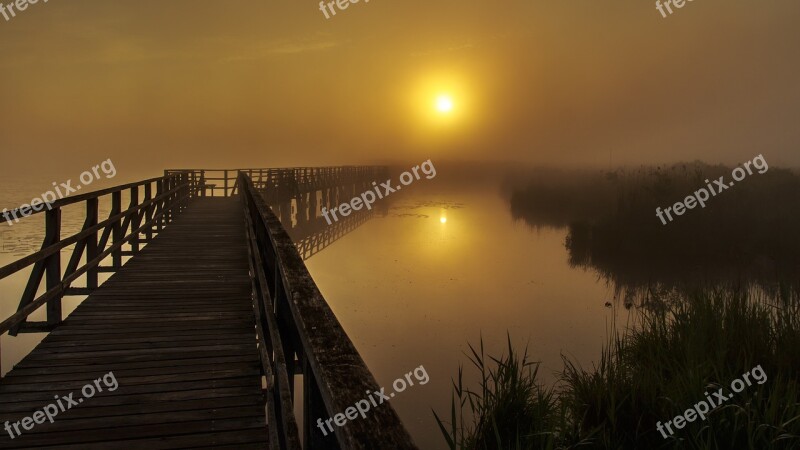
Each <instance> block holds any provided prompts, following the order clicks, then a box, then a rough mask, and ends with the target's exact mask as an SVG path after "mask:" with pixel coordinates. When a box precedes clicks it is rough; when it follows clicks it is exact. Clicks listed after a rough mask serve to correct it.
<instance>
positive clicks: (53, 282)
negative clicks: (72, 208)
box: [44, 207, 63, 326]
mask: <svg viewBox="0 0 800 450" xmlns="http://www.w3.org/2000/svg"><path fill="white" fill-rule="evenodd" d="M60 240H61V208H60V207H57V208H54V209H51V210H48V211H47V213H46V215H45V242H47V243H48V245H52V244H55V243H57V242H59V241H60ZM44 266H45V279H46V283H47V290H48V291H49V290H50V289H53V288H56V287H58V286H59V285H60V284H61V251H58V252H56V253H54V254H52V255H50V256H48V257H47V258H46V259H45V261H44ZM62 296H63V292H62V293H60V294H58V295H57V296H55V297H53V298H52V299H50V300H48V302H47V324H48V325H50V326H55V325H58V324H60V323H61V297H62Z"/></svg>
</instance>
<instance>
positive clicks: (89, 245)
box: [86, 197, 100, 289]
mask: <svg viewBox="0 0 800 450" xmlns="http://www.w3.org/2000/svg"><path fill="white" fill-rule="evenodd" d="M97 216H98V199H97V197H94V198H90V199H88V200H86V222H87V225H88V226H90V227H93V226H95V225H97ZM99 254H100V252H98V251H97V230H95V231H94V233H92V234H90V235H89V236H88V237H87V238H86V262H87V263H89V261H91V260H93V259H95V258H97V255H99ZM97 273H98V271H97V266H94V267H90V268H89V270H88V271H87V272H86V288H87V289H97V286H98V282H97Z"/></svg>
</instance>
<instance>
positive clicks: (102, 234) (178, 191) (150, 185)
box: [0, 174, 197, 336]
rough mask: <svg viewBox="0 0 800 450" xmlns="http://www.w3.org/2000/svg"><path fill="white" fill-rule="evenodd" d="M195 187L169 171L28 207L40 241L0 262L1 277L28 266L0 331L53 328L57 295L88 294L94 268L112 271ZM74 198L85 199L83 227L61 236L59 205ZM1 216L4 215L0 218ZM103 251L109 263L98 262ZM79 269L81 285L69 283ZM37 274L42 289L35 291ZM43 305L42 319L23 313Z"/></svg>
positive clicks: (58, 309) (94, 285) (58, 315)
mask: <svg viewBox="0 0 800 450" xmlns="http://www.w3.org/2000/svg"><path fill="white" fill-rule="evenodd" d="M125 191H128V193H129V198H130V203H129V205H128V207H127V208H126V209H125V210H123V209H122V193H123V192H125ZM196 193H197V188H196V187H195V186H194V185H193V184H192V180H190V178H189V176H188V175H187V174H174V175H170V176H165V177H161V178H153V179H149V180H144V181H140V182H137V183H131V184H126V185H122V186H116V187H112V188H109V189H104V190H100V191H96V192H90V193H86V194H81V195H75V196H72V197H68V198H64V199H61V200H57V201H55V202H53V203H50V204H49V206H47V207H45V205H42V207H41V208H40V210H39V211H33V214H38V213H42V214H45V237H44V241H43V242H42V246H41V249H40V250H39V251H38V252H36V253H33V254H31V255H28V256H26V257H24V258H22V259H19V260H17V261H15V262H12V263H11V264H8V265H6V266H5V267H2V268H0V280H2V279H5V278H7V277H9V276H11V275H13V274H15V273H17V272H19V271H21V270H23V269H25V268H27V267H30V266H33V269H32V270H31V273H30V276H29V277H28V282H27V284H26V286H25V289H24V291H23V293H22V297H21V299H20V302H19V307H18V308H17V312H16V313H15V314H13V315H12V316H11V317H9V318H7V319H5V320H3V321H2V322H0V335H2V334H3V333H5V332H7V331H8V332H9V334H10V335H12V336H16V335H17V334H18V333H26V332H32V333H36V332H48V331H51V330H53V329H54V328H55V327H57V326H58V325H59V324H60V323H61V322H62V312H61V299H62V298H63V297H64V296H65V295H88V294H89V293H91V292H92V291H94V290H95V289H96V288H97V287H98V274H99V273H101V272H114V271H116V270H118V269H119V268H120V267H122V261H123V257H124V256H131V255H135V254H136V253H138V252H139V250H140V247H141V245H142V244H145V243H147V242H149V241H150V240H151V239H152V238H153V236H154V235H155V234H157V233H158V232H160V231H161V230H162V229H163V227H164V226H165V225H166V224H168V223H169V222H171V221H172V219H173V217H174V216H175V214H177V213H178V212H180V211H181V210H183V209H184V208H185V207H186V206H187V204H188V200H189V198H190V197H191V196H192V195H194V194H196ZM104 197H105V198H109V199H110V203H111V210H110V213H109V215H108V218H107V219H105V220H103V221H102V222H99V221H98V215H99V204H100V199H101V198H104ZM78 203H85V205H86V213H85V219H84V223H83V227H82V228H81V230H80V231H79V232H77V233H75V234H73V235H71V236H69V237H63V236H62V235H61V231H62V230H61V213H62V208H64V207H66V206H69V205H74V204H78ZM15 212H17V211H15ZM17 214H19V213H18V212H17ZM27 220H31V219H30V218H28V219H27ZM3 222H5V220H2V221H0V223H3ZM125 244H128V245H129V250H124V249H123V245H125ZM71 245H74V249H73V250H72V254H71V255H70V258H69V262H68V263H67V266H66V268H65V269H64V270H63V271H62V267H61V253H62V251H63V250H64V249H65V248H66V247H69V246H71ZM109 256H110V257H111V264H110V265H109V266H101V265H100V264H101V263H102V262H103V261H104V260H105V259H106V258H107V257H109ZM82 261H83V262H82ZM84 275H85V279H86V285H85V286H84V287H74V286H73V284H74V283H75V282H76V281H77V280H78V279H79V278H80V277H81V276H84ZM43 279H44V280H45V287H44V289H45V291H44V293H43V294H41V295H38V296H37V293H38V291H39V290H40V288H41V284H42V280H43ZM44 305H47V306H46V308H47V320H46V321H44V322H28V317H29V316H30V315H31V314H32V313H33V312H34V311H36V310H38V309H39V308H40V307H42V306H44Z"/></svg>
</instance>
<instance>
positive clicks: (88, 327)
mask: <svg viewBox="0 0 800 450" xmlns="http://www.w3.org/2000/svg"><path fill="white" fill-rule="evenodd" d="M250 290H251V285H250V278H249V274H248V261H247V249H246V243H245V234H244V225H243V216H242V207H241V205H240V199H239V198H238V197H234V198H230V197H229V198H199V199H195V200H193V201H192V204H191V205H190V206H189V208H188V209H187V210H186V211H185V212H183V213H181V214H180V215H179V216H178V217H177V218H176V220H175V221H174V222H173V223H172V224H170V225H169V226H168V227H167V228H166V229H165V230H164V231H163V233H161V234H160V235H159V236H158V237H157V238H155V239H154V240H153V242H151V243H150V244H149V245H148V246H147V247H145V248H144V249H143V250H142V251H141V252H140V253H139V254H138V255H137V256H135V257H133V258H132V259H131V260H130V261H128V263H127V264H125V266H124V267H123V268H122V269H121V270H120V271H119V272H117V273H116V274H114V275H113V276H112V277H111V278H110V279H109V280H108V281H107V282H106V283H104V284H103V285H102V286H101V287H100V288H99V289H98V290H96V291H95V292H94V293H93V294H92V295H90V296H89V297H88V298H87V299H86V300H85V301H84V302H83V303H82V304H81V305H80V306H79V307H78V308H77V309H76V310H75V311H74V312H73V313H72V314H71V315H70V316H69V317H68V318H67V319H66V320H65V322H64V323H63V325H61V326H60V327H58V328H57V329H56V330H55V331H53V332H52V333H50V334H49V335H48V336H47V337H46V338H45V339H44V340H43V341H42V343H41V344H40V345H38V346H37V347H36V348H35V349H34V350H33V351H32V352H31V353H30V354H29V355H28V356H27V357H26V358H24V359H23V360H22V361H21V362H20V363H19V364H17V366H16V367H15V368H14V369H13V370H12V371H11V372H9V374H8V375H7V377H6V378H4V379H3V380H2V382H0V448H43V447H44V448H75V449H95V448H103V449H107V448H124V449H138V448H146V449H148V450H151V449H161V448H203V447H206V448H209V447H213V448H220V449H222V448H232V449H233V448H236V449H248V448H266V446H267V444H266V442H267V429H266V424H265V412H264V399H263V395H262V391H261V373H260V369H259V368H260V363H259V355H258V350H257V347H256V338H255V331H254V326H255V320H254V316H253V308H252V303H251V291H250ZM109 372H113V376H114V378H115V379H116V380H117V383H118V385H119V387H118V389H116V390H115V391H114V392H109V391H108V388H107V387H106V384H105V383H104V382H100V383H99V386H101V387H102V388H103V392H102V393H99V394H96V395H95V396H93V397H92V398H87V399H85V401H84V402H82V403H80V404H79V405H77V406H72V408H71V409H68V410H66V411H65V412H60V413H59V414H58V415H57V416H56V417H55V420H54V422H53V423H52V424H51V423H49V422H46V421H45V422H44V423H43V424H36V425H34V426H33V429H32V430H30V431H25V430H23V428H22V427H21V426H20V430H21V431H23V434H22V436H21V437H17V438H15V439H13V440H12V439H11V438H10V436H9V433H8V432H7V431H5V430H4V429H2V427H3V426H4V423H5V421H10V422H11V423H14V422H16V421H19V420H21V419H22V417H24V416H32V415H33V413H34V411H36V410H41V409H43V408H44V407H45V406H46V405H48V404H49V403H51V402H54V401H55V399H54V398H55V396H60V397H62V400H63V397H66V396H68V395H69V394H70V393H71V392H74V396H73V399H74V400H78V399H79V398H82V397H83V394H82V393H81V388H83V386H84V385H86V384H93V385H94V380H96V379H98V378H100V377H102V376H103V375H105V374H108V373H109ZM107 380H109V382H110V381H111V378H110V377H107ZM109 384H112V385H113V383H109ZM112 387H113V386H112ZM62 403H63V404H66V403H67V402H65V401H62ZM34 418H36V417H34ZM45 420H46V419H45Z"/></svg>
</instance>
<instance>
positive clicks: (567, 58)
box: [0, 0, 800, 171]
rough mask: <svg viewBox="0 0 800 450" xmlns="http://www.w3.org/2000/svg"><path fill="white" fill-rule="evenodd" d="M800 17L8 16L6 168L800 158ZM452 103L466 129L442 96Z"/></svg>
mask: <svg viewBox="0 0 800 450" xmlns="http://www.w3.org/2000/svg"><path fill="white" fill-rule="evenodd" d="M799 17H800V3H798V2H793V1H788V0H781V1H772V2H721V1H712V0H696V1H694V2H691V3H687V5H686V6H685V7H684V8H683V9H680V10H677V11H676V13H675V14H674V15H672V16H670V17H668V18H662V17H661V15H660V14H659V13H658V12H657V11H656V9H655V7H654V5H653V4H651V3H650V2H619V1H612V0H604V1H591V2H590V1H586V0H584V1H570V2H564V1H559V2H556V1H548V2H544V1H530V0H508V1H504V2H474V1H463V0H462V1H454V0H437V1H435V2H433V1H421V0H404V1H390V0H371V1H370V2H369V3H365V2H364V1H363V0H362V1H361V2H359V3H358V4H354V5H351V6H350V7H349V8H348V9H347V10H346V11H340V12H339V13H338V14H337V15H336V16H335V17H332V18H330V19H328V20H326V19H325V17H324V16H323V14H322V13H321V12H320V11H319V9H318V3H315V2H313V1H309V0H304V1H268V2H265V1H254V0H249V1H244V0H227V1H225V2H219V1H214V2H210V1H206V0H191V1H189V0H169V1H163V0H161V1H155V0H142V1H137V2H132V1H124V2H123V1H118V0H103V1H100V0H81V1H66V0H50V1H49V2H48V3H43V2H42V1H40V2H39V3H37V4H36V5H31V6H30V7H29V8H28V9H27V10H26V11H24V12H21V13H19V14H18V16H17V17H15V18H13V19H12V20H11V21H5V20H3V19H2V17H0V74H1V75H0V80H2V83H1V85H0V152H1V153H0V154H2V156H0V164H1V165H2V166H3V168H4V169H6V170H14V171H25V170H28V169H31V168H34V167H38V166H39V165H40V164H41V163H43V162H47V164H48V165H50V166H53V167H67V166H68V167H70V168H71V169H72V170H83V169H84V168H85V167H86V166H87V165H91V164H94V163H96V162H97V161H100V160H104V159H106V158H113V159H114V161H115V163H116V164H117V166H118V167H119V166H123V165H124V166H126V167H136V168H138V169H151V170H154V171H157V170H160V169H162V168H164V167H168V166H169V167H177V166H183V167H187V166H195V167H201V166H202V167H210V166H216V167H242V166H285V165H325V164H348V163H373V162H387V161H400V160H403V161H406V160H408V161H422V160H424V159H427V158H433V159H434V160H437V159H438V160H444V159H447V160H452V159H464V160H478V161H484V160H503V161H524V162H530V163H546V164H562V163H580V164H598V165H599V164H602V165H606V164H608V162H609V158H611V159H612V160H613V162H614V163H643V162H644V163H647V162H663V161H674V160H680V159H683V160H695V159H703V160H707V161H723V162H733V163H738V162H741V161H743V160H745V159H751V158H752V157H753V156H754V155H757V154H759V153H764V155H765V156H768V159H769V160H770V162H772V163H774V164H781V163H783V164H792V165H798V164H800V157H799V156H798V155H800V152H798V145H797V144H798V138H800V127H798V126H797V122H798V118H800V82H798V79H800V77H798V75H800V74H799V73H798V68H799V67H800V47H798V42H800V27H798V26H797V20H798V18H799ZM438 93H447V94H450V95H451V96H452V100H453V105H454V108H453V111H452V113H451V114H450V115H448V116H446V117H445V116H442V115H440V116H438V117H437V115H436V114H434V113H433V112H432V110H433V105H434V102H435V96H436V95H437V94H438Z"/></svg>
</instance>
